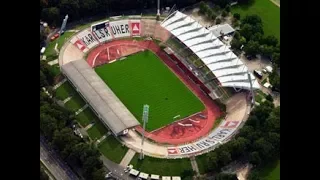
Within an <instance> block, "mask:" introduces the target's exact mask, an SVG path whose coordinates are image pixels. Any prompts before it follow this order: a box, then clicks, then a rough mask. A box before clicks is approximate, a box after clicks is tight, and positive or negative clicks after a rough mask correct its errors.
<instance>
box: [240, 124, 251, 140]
mask: <svg viewBox="0 0 320 180" xmlns="http://www.w3.org/2000/svg"><path fill="white" fill-rule="evenodd" d="M252 132H254V128H253V127H252V126H248V125H245V126H244V127H242V128H241V129H240V132H239V136H240V137H243V138H247V137H249V136H250V135H251V134H252Z"/></svg>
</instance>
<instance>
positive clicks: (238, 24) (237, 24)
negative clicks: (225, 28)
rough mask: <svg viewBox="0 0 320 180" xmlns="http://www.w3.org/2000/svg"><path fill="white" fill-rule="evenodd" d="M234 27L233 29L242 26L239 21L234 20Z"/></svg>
mask: <svg viewBox="0 0 320 180" xmlns="http://www.w3.org/2000/svg"><path fill="white" fill-rule="evenodd" d="M232 25H233V27H235V28H236V27H239V26H240V23H239V21H238V20H236V19H234V20H233V21H232Z"/></svg>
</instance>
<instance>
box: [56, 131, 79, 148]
mask: <svg viewBox="0 0 320 180" xmlns="http://www.w3.org/2000/svg"><path fill="white" fill-rule="evenodd" d="M52 140H53V141H52V142H53V143H54V145H55V146H56V147H57V148H58V149H60V150H61V151H62V150H63V149H64V148H66V146H72V147H73V146H74V145H75V144H77V143H79V138H78V137H76V136H75V135H74V133H73V131H72V130H71V129H70V128H63V129H61V130H60V131H59V130H56V131H55V132H54V135H53V139H52Z"/></svg>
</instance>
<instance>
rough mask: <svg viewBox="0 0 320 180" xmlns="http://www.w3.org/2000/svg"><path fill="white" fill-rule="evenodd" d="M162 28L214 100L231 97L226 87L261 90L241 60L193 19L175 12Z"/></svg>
mask: <svg viewBox="0 0 320 180" xmlns="http://www.w3.org/2000/svg"><path fill="white" fill-rule="evenodd" d="M161 26H162V27H163V28H165V29H166V30H167V31H169V32H170V33H171V34H172V35H173V36H171V38H170V39H169V40H168V41H167V42H166V43H167V44H168V46H170V47H172V48H173V49H174V52H175V53H176V55H177V57H179V56H180V58H179V59H180V60H181V61H184V63H185V65H186V66H187V67H190V68H191V69H196V71H197V72H199V73H200V74H201V76H200V77H199V76H198V78H199V79H201V80H202V82H203V83H204V84H205V85H206V87H207V88H209V89H211V90H212V92H211V93H210V96H211V97H212V98H213V99H218V98H219V99H221V100H226V99H227V98H228V96H229V95H228V93H227V92H226V90H225V88H226V87H229V88H230V87H231V88H233V89H235V90H236V91H240V90H242V89H245V90H251V87H252V88H253V89H258V88H259V84H258V82H257V80H256V79H255V77H254V76H253V75H252V73H250V72H248V68H247V67H246V66H245V65H244V64H243V63H242V61H241V60H240V59H239V58H238V57H237V56H236V55H235V54H234V53H233V52H232V51H231V50H230V49H229V48H228V47H227V46H226V45H224V44H223V43H222V42H221V41H220V40H219V39H218V38H217V37H216V36H215V35H214V33H213V32H211V31H210V30H207V29H206V28H205V27H203V26H202V25H201V24H199V23H198V22H197V21H195V20H194V19H192V18H191V17H189V16H187V15H185V14H183V13H181V12H179V11H175V12H174V13H172V14H171V15H169V16H168V17H167V18H166V19H165V20H164V21H163V22H162V23H161ZM249 76H250V78H249ZM250 79H251V80H250Z"/></svg>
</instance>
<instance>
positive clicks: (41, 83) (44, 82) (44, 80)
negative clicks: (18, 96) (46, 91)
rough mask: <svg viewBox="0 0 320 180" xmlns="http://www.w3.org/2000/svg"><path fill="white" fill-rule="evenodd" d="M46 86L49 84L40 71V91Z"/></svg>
mask: <svg viewBox="0 0 320 180" xmlns="http://www.w3.org/2000/svg"><path fill="white" fill-rule="evenodd" d="M48 85H49V83H48V81H47V77H46V75H44V74H43V72H42V71H41V70H40V89H41V88H42V87H45V86H48Z"/></svg>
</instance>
